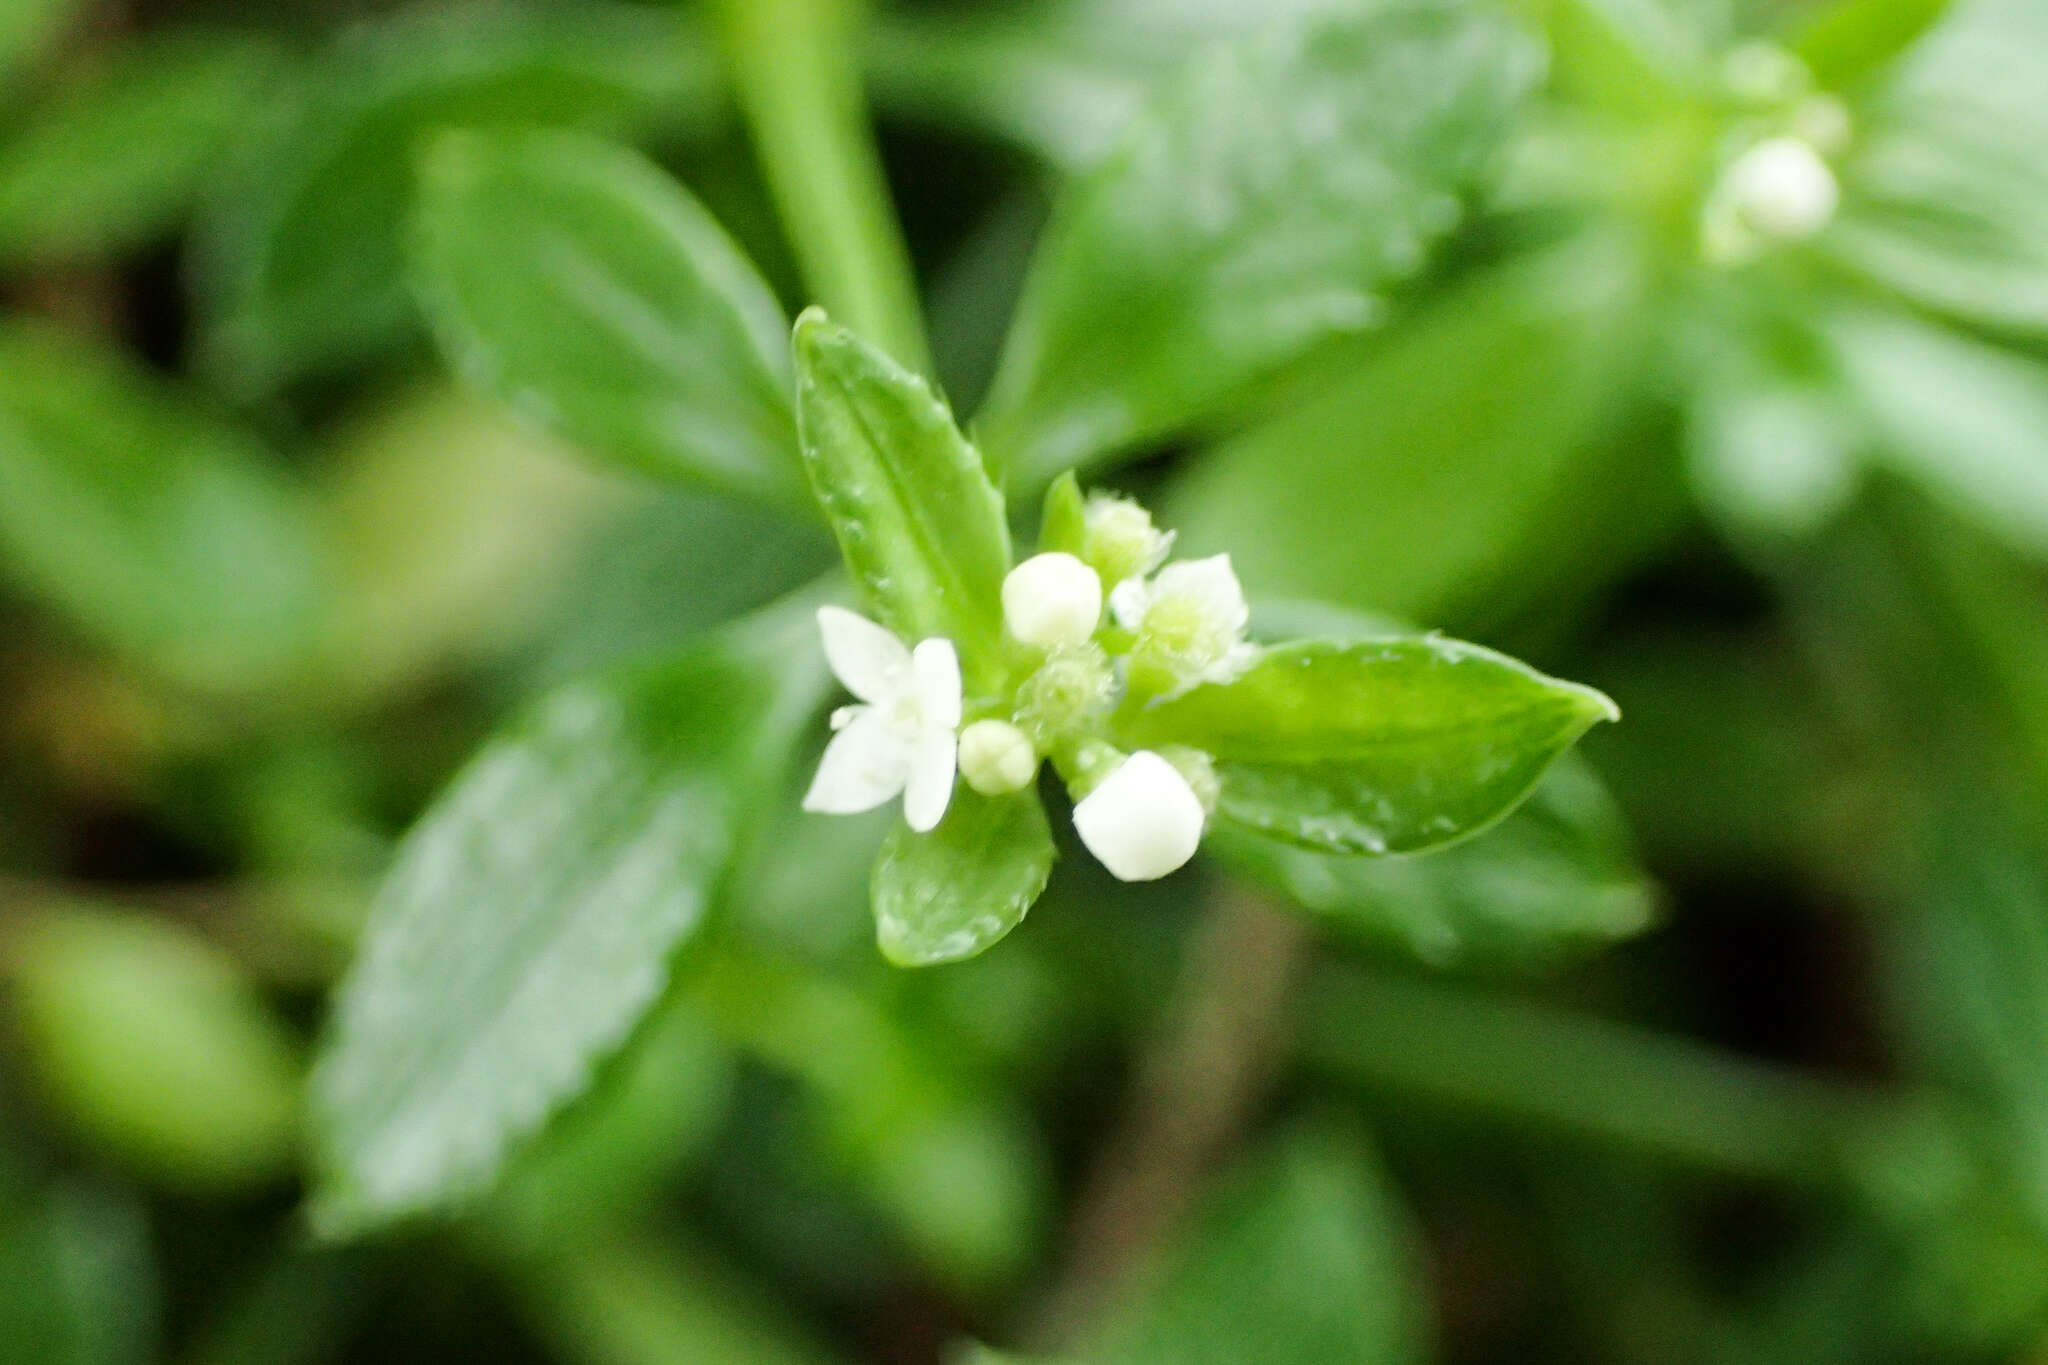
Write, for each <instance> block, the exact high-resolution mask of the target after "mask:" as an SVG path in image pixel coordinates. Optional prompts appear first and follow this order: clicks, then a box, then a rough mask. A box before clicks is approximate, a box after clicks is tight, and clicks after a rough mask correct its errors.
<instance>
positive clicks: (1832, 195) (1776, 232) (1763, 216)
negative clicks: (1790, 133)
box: [1722, 137, 1841, 242]
mask: <svg viewBox="0 0 2048 1365" xmlns="http://www.w3.org/2000/svg"><path fill="white" fill-rule="evenodd" d="M1722 184H1723V193H1724V194H1726V195H1727V197H1728V203H1729V206H1730V207H1731V208H1732V209H1733V210H1734V213H1735V216H1736V218H1737V219H1738V220H1740V221H1741V222H1742V223H1743V224H1744V225H1746V226H1747V227H1749V228H1751V229H1753V230H1754V231H1756V232H1758V233H1761V234H1762V235H1764V236H1765V237H1770V238H1775V239H1777V240H1779V241H1787V242H1791V241H1799V240H1802V239H1804V238H1807V237H1811V236H1813V235H1814V234H1815V233H1817V232H1819V231H1820V230H1821V229H1822V228H1824V227H1826V226H1827V225H1828V223H1829V221H1830V220H1831V219H1833V218H1834V216H1835V205H1836V203H1837V202H1838V201H1839V199H1840V197H1841V192H1840V190H1839V189H1838V188H1837V186H1836V184H1835V173H1834V172H1833V171H1831V170H1829V169H1828V163H1827V162H1825V161H1823V160H1822V159H1821V156H1820V153H1819V152H1817V151H1815V150H1814V148H1813V144H1812V143H1810V142H1807V141H1806V140H1805V139H1803V138H1796V137H1773V138H1765V139H1764V140H1763V141H1762V142H1759V143H1757V144H1756V145H1755V146H1754V147H1751V148H1750V149H1749V150H1748V151H1746V152H1744V153H1743V154H1742V155H1741V156H1740V157H1737V158H1736V160H1735V164H1734V165H1732V166H1730V167H1729V168H1728V173H1727V176H1726V178H1725V179H1724V180H1723V182H1722Z"/></svg>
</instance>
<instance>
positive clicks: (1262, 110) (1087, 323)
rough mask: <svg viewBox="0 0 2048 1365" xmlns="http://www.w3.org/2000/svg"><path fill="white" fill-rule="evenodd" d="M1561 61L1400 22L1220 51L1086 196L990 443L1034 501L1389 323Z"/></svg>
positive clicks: (1399, 13)
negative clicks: (1065, 476)
mask: <svg viewBox="0 0 2048 1365" xmlns="http://www.w3.org/2000/svg"><path fill="white" fill-rule="evenodd" d="M1540 68H1541V59H1540V55H1539V53H1538V52H1537V50H1536V49H1535V48H1534V47H1533V45H1532V44H1531V43H1530V42H1529V41H1528V40H1527V39H1526V38H1525V37H1524V36H1523V35H1522V34H1521V33H1520V32H1519V31H1518V30H1516V29H1514V28H1512V27H1510V26H1508V25H1507V24H1506V23H1505V22H1504V21H1502V20H1500V19H1497V18H1494V17H1491V16H1487V15H1482V14H1480V13H1478V12H1476V11H1469V10H1461V9H1453V8H1448V7H1445V8H1413V9H1403V10H1395V11H1391V12H1387V13H1382V14H1378V15H1374V16H1371V17H1368V18H1364V19H1359V20H1355V21H1350V22H1341V23H1320V24H1311V25H1307V26H1300V27H1289V28H1286V29H1284V30H1283V31H1282V32H1281V33H1279V34H1277V35H1273V34H1269V35H1266V36H1263V37H1261V38H1259V39H1257V40H1249V41H1246V42H1242V43H1238V44H1230V45H1219V46H1216V47H1213V48H1210V49H1208V50H1207V51H1205V52H1204V53H1203V54H1202V55H1200V56H1199V57H1197V58H1196V59H1195V60H1194V61H1193V62H1192V63H1191V64H1190V65H1189V66H1188V68H1187V69H1186V70H1185V71H1184V72H1183V73H1182V74H1181V75H1180V76H1179V77H1178V78H1177V79H1175V80H1173V81H1171V82H1169V83H1168V85H1167V86H1166V87H1165V88H1164V90H1163V91H1162V92H1161V93H1160V94H1159V96H1158V97H1157V98H1156V99H1155V100H1154V101H1153V103H1152V104H1151V106H1150V107H1149V108H1147V109H1146V110H1145V111H1144V112H1143V113H1141V114H1140V115H1139V116H1138V118H1137V119H1135V120H1134V121H1133V124H1132V126H1131V128H1130V130H1129V131H1128V132H1127V133H1126V135H1125V137H1124V139H1123V141H1122V143H1121V144H1120V145H1119V147H1118V149H1117V150H1116V151H1115V152H1114V153H1112V154H1111V155H1110V156H1109V157H1108V158H1106V159H1105V160H1104V161H1103V163H1102V164H1101V165H1100V166H1098V167H1097V168H1095V169H1094V170H1092V171H1090V172H1089V173H1088V174H1087V175H1086V176H1084V177H1083V178H1082V179H1081V180H1080V182H1079V183H1077V184H1076V185H1075V186H1074V187H1073V189H1072V190H1070V191H1069V192H1068V194H1067V196H1066V198H1065V199H1064V201H1063V202H1062V204H1061V205H1060V207H1059V208H1058V210H1057V211H1056V212H1055V215H1054V218H1053V221H1052V223H1051V225H1050V226H1049V227H1048V228H1047V231H1046V238H1045V240H1044V242H1043V243H1042V244H1041V246H1040V248H1039V252H1038V257H1037V260H1036V263H1035V265H1034V268H1033V271H1032V274H1031V277H1030V280H1029V282H1028V284H1027V286H1026V289H1025V295H1024V299H1023V301H1022V303H1021V305H1020V307H1019V311H1018V316H1017V320H1016V323H1015V326H1014V329H1013V330H1012V332H1011V335H1010V338H1009V341H1008V344H1007V347H1006V350H1005V354H1004V357H1003V362H1002V366H1001V368H1000V371H999V373H998V376H997V380H996V385H995V388H994V390H993V392H992V393H991V395H990V398H989V403H988V407H987V409H986V411H985V412H984V413H983V415H982V418H981V422H980V428H981V430H982V431H983V433H984V435H985V438H986V439H987V441H988V442H989V445H990V448H991V449H992V450H993V451H994V452H995V453H996V454H997V456H998V457H999V458H1000V459H1002V460H1003V461H1004V463H1005V465H1006V466H1008V467H1011V468H1014V469H1015V470H1016V471H1017V474H1018V476H1019V480H1020V483H1021V484H1023V485H1026V486H1028V485H1031V484H1034V483H1037V482H1042V481H1043V480H1045V479H1047V478H1050V477H1051V476H1052V475H1053V474H1055V473H1057V472H1058V471H1059V470H1060V469H1062V468H1064V467H1067V466H1069V465H1073V464H1080V463H1086V462H1089V461H1092V460H1096V459H1099V458H1101V457H1102V456H1104V455H1107V454H1109V453H1111V452H1114V451H1118V450H1122V449H1128V448H1130V447H1133V446H1137V445H1140V444H1142V443H1144V442H1147V441H1150V440H1155V439H1158V438H1160V437H1162V436H1165V435H1168V434H1171V433H1172V432H1175V431H1182V430H1187V429H1189V428H1191V427H1196V426H1199V425H1202V424H1206V423H1211V422H1213V421H1215V420H1216V419H1218V418H1219V417H1222V416H1226V415H1228V414H1229V413H1230V412H1231V411H1232V410H1233V408H1235V407H1237V406H1239V405H1241V404H1242V403H1243V402H1245V401H1246V400H1247V399H1248V398H1249V397H1251V396H1252V394H1253V392H1254V391H1255V390H1256V389H1257V388H1258V386H1259V385H1260V384H1261V382H1262V381H1266V380H1270V379H1271V378H1272V377H1273V376H1274V375H1275V374H1276V373H1278V372H1279V371H1280V370H1281V369H1282V368H1283V367H1285V366H1286V365H1288V364H1289V363H1290V362H1293V361H1295V360H1297V359H1299V358H1300V357H1302V356H1303V355H1305V354H1307V353H1308V352H1309V351H1311V350H1312V349H1314V348H1315V347H1316V346H1317V345H1319V344H1320V343H1323V342H1326V341H1328V340H1330V339H1331V338H1333V337H1338V336H1344V335H1350V334H1355V333H1358V332H1361V331H1363V330H1365V329H1367V328H1369V327H1371V326H1373V325H1374V324H1375V323H1377V322H1378V321H1379V320H1380V318H1381V317H1382V316H1383V314H1384V312H1385V309H1386V305H1385V302H1384V300H1383V298H1382V295H1383V294H1384V293H1385V292H1386V291H1387V290H1388V289H1389V288H1390V287H1392V286H1393V285H1394V284H1396V283H1398V282H1399V281H1401V280H1402V279H1404V278H1406V277H1408V276H1410V275H1413V274H1414V273H1415V272H1416V271H1417V270H1419V269H1420V268H1421V267H1422V265H1423V263H1424V261H1425V260H1426V258H1427V255H1428V249H1429V246H1430V244H1431V243H1432V241H1433V240H1435V239H1436V238H1438V237H1441V236H1442V235H1443V234H1444V233H1445V232H1446V231H1448V230H1449V229H1450V228H1451V227H1452V226H1453V225H1454V224H1455V223H1456V222H1457V221H1458V219H1459V217H1460V212H1461V210H1460V204H1459V199H1458V192H1459V191H1460V190H1461V189H1463V188H1464V187H1465V186H1466V185H1467V184H1468V183H1469V181H1470V180H1471V178H1472V177H1473V175H1474V172H1475V170H1476V168H1477V166H1478V164H1479V163H1480V161H1481V160H1482V158H1483V157H1484V156H1485V155H1486V153H1487V152H1488V151H1489V150H1490V149H1491V148H1492V147H1493V146H1494V144H1495V142H1496V140H1497V138H1498V136H1499V134H1500V131H1501V128H1502V126H1503V124H1504V123H1505V121H1506V118H1507V115H1508V113H1509V111H1510V110H1511V109H1512V108H1513V107H1514V105H1515V104H1516V103H1517V102H1518V101H1519V100H1520V98H1521V97H1522V96H1523V94H1524V93H1525V92H1526V91H1527V90H1528V88H1529V87H1530V85H1531V84H1532V83H1533V81H1534V80H1535V78H1536V76H1537V74H1538V72H1539V70H1540Z"/></svg>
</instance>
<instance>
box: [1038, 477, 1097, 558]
mask: <svg viewBox="0 0 2048 1365" xmlns="http://www.w3.org/2000/svg"><path fill="white" fill-rule="evenodd" d="M1087 533H1088V505H1087V503H1085V502H1084V501H1083V500H1082V498H1081V483H1080V480H1078V479H1076V478H1075V477H1074V471H1073V470H1071V469H1070V470H1068V471H1067V472H1066V473H1064V474H1062V475H1060V476H1059V477H1058V478H1057V479H1054V480H1053V481H1052V486H1051V487H1050V488H1048V489H1046V490H1045V509H1044V511H1043V512H1042V513H1041V514H1040V517H1039V523H1038V553H1040V554H1047V553H1050V552H1052V551H1059V552H1061V553H1065V554H1070V555H1078V554H1080V553H1081V551H1082V549H1083V548H1084V546H1085V545H1086V544H1087V538H1088V534H1087Z"/></svg>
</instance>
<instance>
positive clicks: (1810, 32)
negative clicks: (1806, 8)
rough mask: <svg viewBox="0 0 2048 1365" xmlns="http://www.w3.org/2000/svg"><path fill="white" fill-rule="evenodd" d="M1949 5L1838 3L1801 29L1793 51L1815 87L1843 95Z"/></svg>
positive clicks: (1872, 0)
mask: <svg viewBox="0 0 2048 1365" xmlns="http://www.w3.org/2000/svg"><path fill="white" fill-rule="evenodd" d="M1948 6H1949V0H1834V3H1832V4H1830V5H1828V6H1827V7H1826V8H1825V9H1822V10H1821V11H1819V12H1818V13H1816V14H1813V15H1811V16H1809V17H1807V18H1806V19H1804V21H1803V22H1801V23H1800V24H1799V26H1798V28H1797V30H1796V31H1795V32H1794V33H1793V34H1792V35H1791V43H1790V46H1791V50H1792V52H1793V53H1794V54H1795V55H1796V56H1798V57H1799V58H1800V59H1801V60H1802V61H1804V62H1805V63H1806V65H1807V67H1808V69H1810V70H1811V71H1812V72H1813V78H1814V81H1815V83H1816V84H1818V85H1820V86H1821V88H1823V89H1826V90H1840V89H1843V88H1845V87H1847V86H1850V85H1853V84H1855V83H1857V82H1858V81H1861V80H1864V79H1866V78H1868V77H1869V76H1871V75H1872V74H1873V73H1875V72H1876V71H1878V70H1879V68H1881V67H1883V66H1884V65H1885V64H1886V63H1887V62H1889V61H1890V60H1892V59H1893V58H1894V57H1896V56H1898V55H1899V54H1900V53H1901V52H1904V51H1905V50H1906V49H1907V48H1909V47H1911V46H1912V45H1913V43H1914V42H1915V40H1917V39H1918V38H1919V37H1920V35H1921V34H1923V33H1925V32H1926V31H1927V30H1928V28H1929V27H1930V26H1932V25H1933V23H1934V21H1935V20H1937V19H1939V18H1941V16H1942V14H1943V13H1944V12H1945V11H1946V10H1947V9H1948Z"/></svg>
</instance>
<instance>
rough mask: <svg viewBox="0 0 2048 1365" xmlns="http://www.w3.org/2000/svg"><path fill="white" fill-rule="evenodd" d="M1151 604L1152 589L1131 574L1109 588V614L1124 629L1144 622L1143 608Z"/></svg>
mask: <svg viewBox="0 0 2048 1365" xmlns="http://www.w3.org/2000/svg"><path fill="white" fill-rule="evenodd" d="M1150 605H1152V589H1151V587H1150V585H1148V584H1147V583H1146V582H1145V580H1144V579H1143V578H1140V577H1137V576H1136V575H1133V576H1132V577H1130V578H1126V579H1125V580H1124V581H1123V582H1121V583H1119V584H1117V585H1116V586H1115V587H1113V588H1111V589H1110V590H1109V614H1110V615H1112V616H1114V617H1115V618H1116V623H1117V624H1118V625H1120V626H1122V627H1123V628H1124V629H1125V630H1136V629H1138V627H1140V626H1142V625H1144V624H1145V608H1147V607H1149V606H1150Z"/></svg>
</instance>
